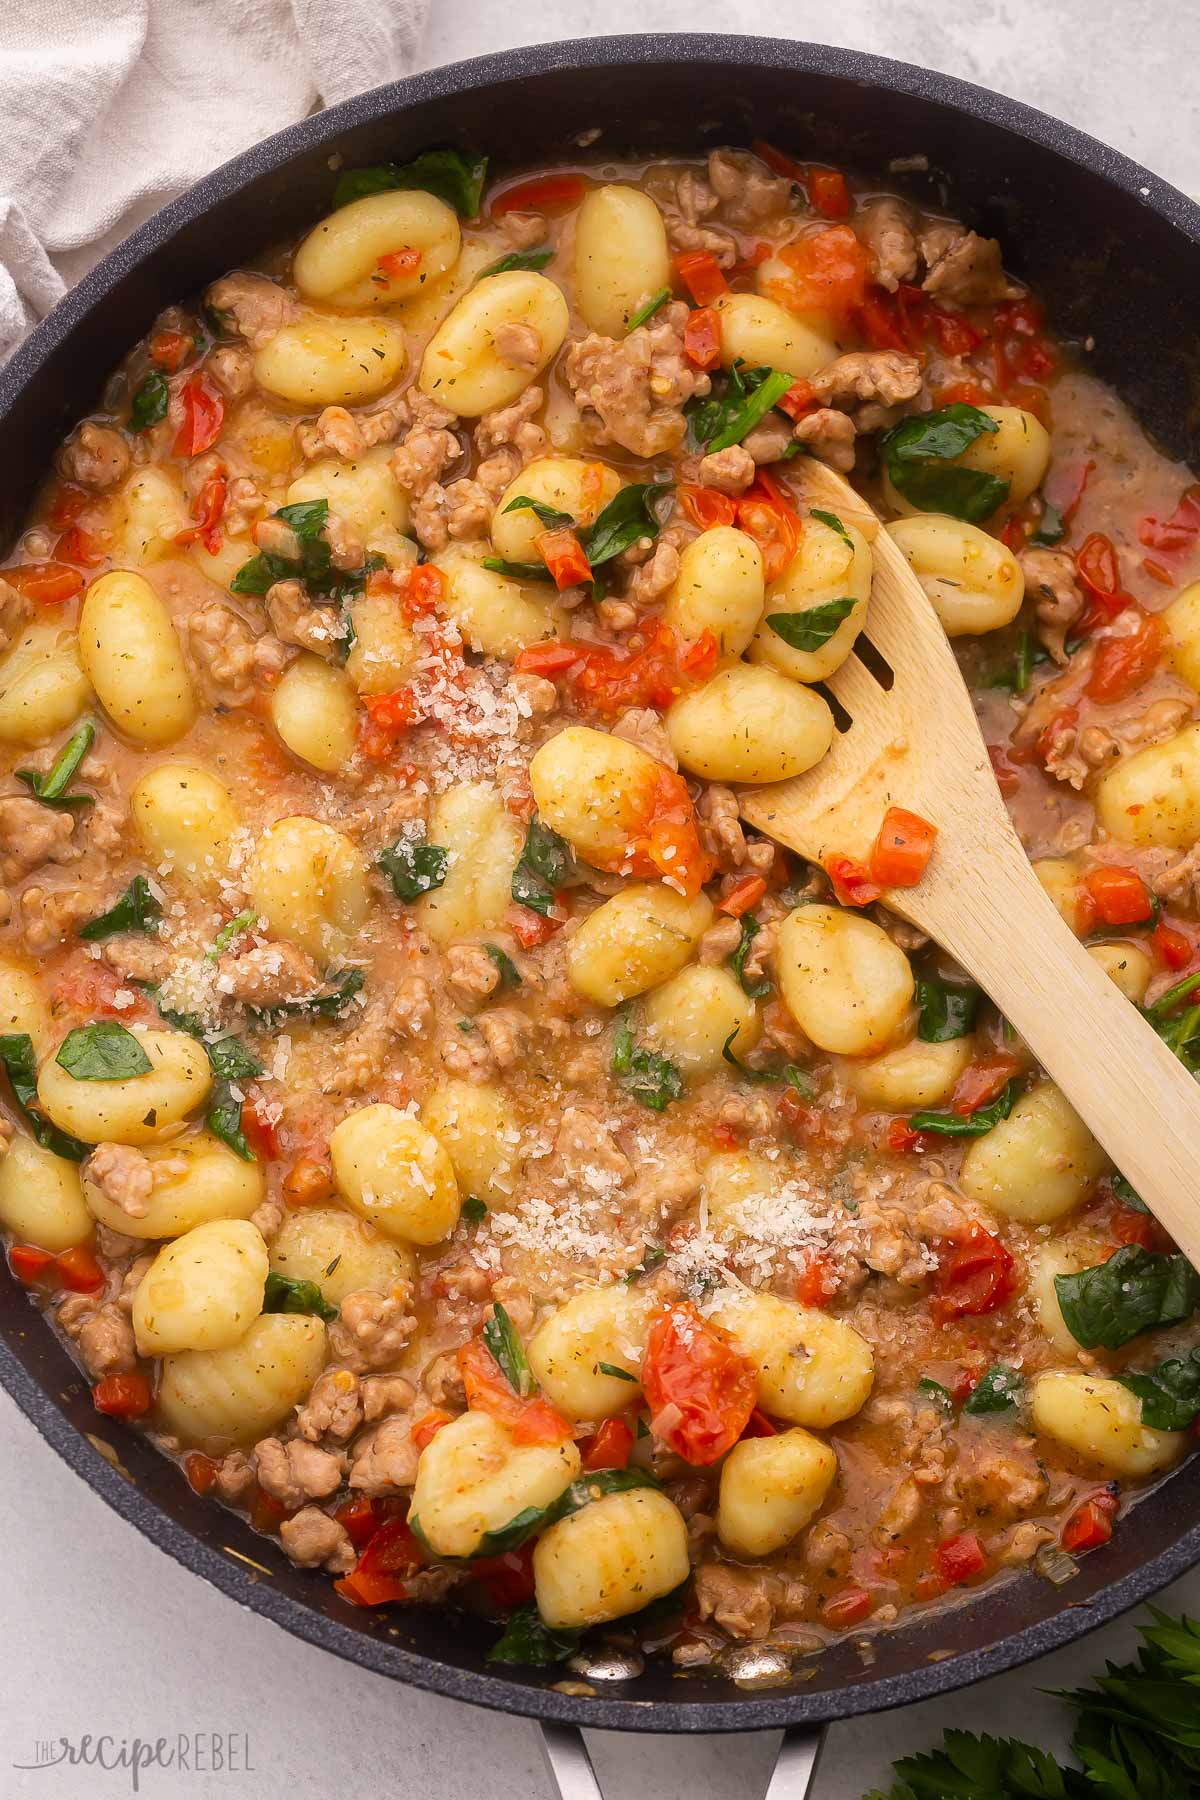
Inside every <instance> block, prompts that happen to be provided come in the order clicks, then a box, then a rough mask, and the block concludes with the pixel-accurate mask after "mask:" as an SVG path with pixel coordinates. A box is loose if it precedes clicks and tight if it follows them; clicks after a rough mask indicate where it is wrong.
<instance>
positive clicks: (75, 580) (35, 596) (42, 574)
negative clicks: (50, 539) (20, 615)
mask: <svg viewBox="0 0 1200 1800" xmlns="http://www.w3.org/2000/svg"><path fill="white" fill-rule="evenodd" d="M0 577H2V578H3V579H4V580H5V581H7V583H8V585H9V587H15V588H16V590H17V592H18V594H24V596H25V598H26V599H27V600H32V601H33V603H34V605H35V606H60V605H61V604H62V602H63V601H64V600H73V599H74V598H75V595H76V594H78V593H79V592H80V591H81V589H82V587H83V576H82V575H81V574H80V573H79V570H78V569H72V568H70V567H69V566H68V565H67V564H66V563H61V562H35V563H22V564H20V566H19V567H17V568H15V569H0Z"/></svg>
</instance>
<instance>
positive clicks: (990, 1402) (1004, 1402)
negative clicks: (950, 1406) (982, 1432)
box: [963, 1363, 1025, 1418]
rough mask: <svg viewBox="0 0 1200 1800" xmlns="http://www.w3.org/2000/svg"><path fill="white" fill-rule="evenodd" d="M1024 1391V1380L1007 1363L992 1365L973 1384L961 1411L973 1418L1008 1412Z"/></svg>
mask: <svg viewBox="0 0 1200 1800" xmlns="http://www.w3.org/2000/svg"><path fill="white" fill-rule="evenodd" d="M1024 1391H1025V1382H1024V1378H1023V1377H1022V1376H1021V1375H1019V1374H1018V1372H1017V1370H1016V1369H1011V1368H1009V1366H1008V1364H1007V1363H993V1364H992V1366H991V1368H990V1369H986V1370H985V1371H984V1373H983V1374H982V1375H981V1376H980V1378H979V1380H978V1381H977V1382H976V1383H975V1386H974V1387H973V1388H972V1390H971V1392H970V1394H969V1395H968V1397H967V1401H966V1404H965V1405H964V1407H963V1411H964V1412H967V1413H971V1414H972V1415H973V1416H974V1417H975V1418H979V1417H981V1416H982V1415H983V1414H985V1413H998V1412H1008V1411H1009V1409H1010V1408H1011V1407H1014V1406H1015V1405H1016V1404H1017V1401H1018V1400H1019V1399H1020V1398H1021V1395H1022V1394H1023V1393H1024Z"/></svg>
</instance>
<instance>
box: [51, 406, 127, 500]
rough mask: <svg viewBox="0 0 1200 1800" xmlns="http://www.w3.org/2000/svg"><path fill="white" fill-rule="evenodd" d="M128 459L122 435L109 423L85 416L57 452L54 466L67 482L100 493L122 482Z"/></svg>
mask: <svg viewBox="0 0 1200 1800" xmlns="http://www.w3.org/2000/svg"><path fill="white" fill-rule="evenodd" d="M130 461H131V458H130V453H129V444H128V442H127V441H126V439H125V438H124V437H123V436H122V434H121V433H120V432H119V431H116V430H114V429H113V427H112V426H111V425H96V424H94V423H93V422H92V421H91V420H90V419H88V420H87V421H86V422H85V423H84V424H82V425H81V426H80V427H79V430H78V431H77V432H76V433H75V435H74V437H71V438H68V440H67V442H66V444H65V445H64V446H63V448H62V450H61V451H60V452H59V458H58V467H59V472H60V474H62V475H64V476H65V477H66V479H67V480H68V481H77V482H78V483H79V485H80V487H87V488H96V489H97V490H99V491H100V492H101V493H103V492H104V490H105V489H106V488H112V487H116V485H117V483H118V482H120V481H124V479H125V477H126V475H128V473H129V464H130Z"/></svg>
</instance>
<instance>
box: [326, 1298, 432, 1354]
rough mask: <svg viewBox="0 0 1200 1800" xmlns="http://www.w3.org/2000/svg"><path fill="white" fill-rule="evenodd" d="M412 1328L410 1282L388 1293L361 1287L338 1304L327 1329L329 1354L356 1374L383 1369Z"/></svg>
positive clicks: (412, 1330)
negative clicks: (336, 1316) (338, 1313)
mask: <svg viewBox="0 0 1200 1800" xmlns="http://www.w3.org/2000/svg"><path fill="white" fill-rule="evenodd" d="M416 1327H417V1321H416V1319H415V1318H414V1317H413V1314H412V1284H411V1282H407V1281H398V1282H397V1283H396V1285H395V1287H394V1288H393V1289H392V1291H391V1293H390V1294H375V1293H372V1292H371V1291H370V1289H369V1288H364V1289H361V1290H359V1291H357V1292H355V1293H353V1294H347V1295H346V1298H345V1299H344V1300H343V1301H342V1309H341V1313H340V1315H339V1317H338V1318H337V1319H335V1320H334V1322H333V1324H332V1325H331V1326H330V1327H329V1349H330V1353H331V1354H332V1355H333V1356H334V1357H336V1358H337V1360H338V1362H340V1363H344V1364H345V1366H346V1367H347V1368H348V1369H350V1370H352V1371H353V1372H354V1374H356V1375H361V1374H365V1372H366V1371H367V1370H368V1369H386V1368H388V1367H390V1366H391V1365H392V1364H393V1363H395V1362H397V1361H398V1360H399V1357H400V1355H401V1353H402V1352H403V1350H404V1349H405V1347H406V1346H407V1344H408V1340H409V1339H410V1338H411V1336H412V1334H413V1332H414V1331H415V1330H416Z"/></svg>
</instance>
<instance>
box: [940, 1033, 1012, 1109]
mask: <svg viewBox="0 0 1200 1800" xmlns="http://www.w3.org/2000/svg"><path fill="white" fill-rule="evenodd" d="M1020 1067H1021V1065H1020V1063H1019V1062H1018V1061H1017V1059H1016V1057H1015V1056H1010V1055H1009V1053H1008V1051H1007V1050H993V1051H992V1052H991V1053H990V1055H987V1056H980V1057H977V1058H976V1059H975V1061H974V1062H972V1063H969V1064H968V1065H967V1067H966V1068H965V1069H964V1070H963V1072H962V1074H961V1075H960V1076H959V1078H958V1080H957V1081H956V1082H955V1084H954V1092H953V1093H952V1094H951V1096H950V1108H951V1111H952V1112H956V1113H961V1114H962V1116H963V1117H964V1118H969V1117H970V1116H971V1114H972V1113H976V1112H978V1111H979V1109H980V1107H981V1106H990V1105H991V1103H992V1101H993V1100H995V1099H997V1098H998V1097H999V1095H1000V1094H1002V1093H1003V1092H1004V1089H1005V1088H1006V1087H1007V1086H1008V1083H1009V1082H1010V1081H1011V1080H1012V1078H1013V1076H1014V1075H1015V1074H1016V1073H1017V1071H1018V1069H1019V1068H1020Z"/></svg>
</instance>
